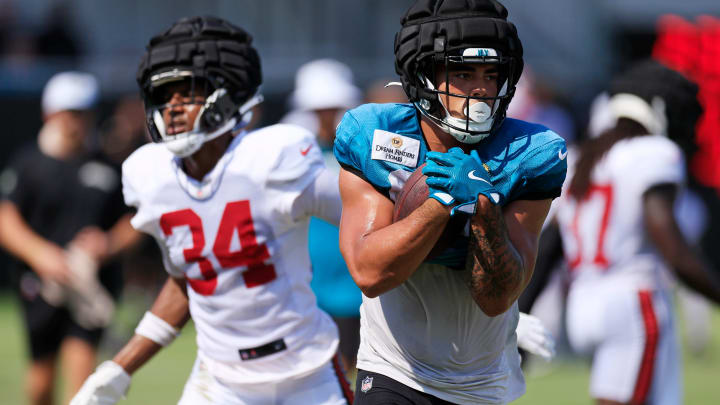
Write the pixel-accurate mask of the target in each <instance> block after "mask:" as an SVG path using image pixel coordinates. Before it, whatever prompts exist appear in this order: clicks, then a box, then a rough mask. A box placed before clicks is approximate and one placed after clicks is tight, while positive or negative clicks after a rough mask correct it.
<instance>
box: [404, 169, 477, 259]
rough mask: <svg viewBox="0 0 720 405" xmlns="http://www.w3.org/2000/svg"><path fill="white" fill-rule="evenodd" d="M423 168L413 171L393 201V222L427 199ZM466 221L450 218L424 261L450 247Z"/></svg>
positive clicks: (428, 193) (460, 216) (459, 218)
mask: <svg viewBox="0 0 720 405" xmlns="http://www.w3.org/2000/svg"><path fill="white" fill-rule="evenodd" d="M423 167H425V163H423V164H422V165H421V166H420V167H418V168H417V169H415V171H414V172H413V173H412V174H411V175H410V177H409V178H408V179H407V181H406V182H405V185H404V186H403V188H402V190H400V193H399V194H398V196H397V198H396V199H395V208H394V210H393V222H397V221H400V220H401V219H403V218H405V217H407V216H408V215H410V213H411V212H413V211H415V209H417V208H418V207H419V206H421V205H422V204H423V203H424V202H425V201H426V200H427V199H428V197H429V195H430V192H429V190H428V186H427V184H425V179H427V176H425V175H424V174H422V169H423ZM466 220H467V218H465V217H464V216H463V215H456V216H454V217H451V218H450V221H448V223H447V224H446V225H445V229H444V230H443V233H442V235H440V238H439V239H438V241H437V243H435V246H433V248H432V249H431V250H430V253H428V255H427V257H426V258H425V260H428V259H432V258H433V257H435V256H437V255H438V254H439V253H441V252H442V251H443V250H445V249H446V248H447V247H449V246H451V245H452V243H453V242H454V241H455V238H456V237H457V236H458V235H460V234H461V233H462V230H463V227H464V226H465V222H466Z"/></svg>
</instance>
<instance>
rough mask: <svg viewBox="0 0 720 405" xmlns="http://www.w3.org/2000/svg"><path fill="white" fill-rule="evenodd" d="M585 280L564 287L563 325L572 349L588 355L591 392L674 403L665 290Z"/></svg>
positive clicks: (674, 353)
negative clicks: (587, 281) (566, 287)
mask: <svg viewBox="0 0 720 405" xmlns="http://www.w3.org/2000/svg"><path fill="white" fill-rule="evenodd" d="M588 284H591V285H587V284H586V285H582V286H580V285H573V286H572V287H571V289H570V293H569V296H568V304H567V305H568V307H567V330H568V338H569V340H570V344H571V346H572V347H573V349H574V350H575V351H576V352H579V353H584V354H592V355H593V363H592V372H591V377H590V394H591V396H592V397H593V398H602V399H609V400H614V401H618V402H630V401H631V400H633V401H634V402H633V403H644V404H653V405H659V404H662V405H675V404H680V403H681V402H682V388H681V371H680V367H681V366H680V353H679V348H678V344H677V338H676V336H675V333H676V332H675V326H674V320H673V312H672V302H671V299H670V296H669V295H668V292H667V291H663V290H638V289H632V288H628V287H626V286H622V285H618V284H617V283H604V282H602V281H600V282H596V283H588Z"/></svg>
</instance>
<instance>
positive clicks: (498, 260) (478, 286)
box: [466, 197, 550, 316]
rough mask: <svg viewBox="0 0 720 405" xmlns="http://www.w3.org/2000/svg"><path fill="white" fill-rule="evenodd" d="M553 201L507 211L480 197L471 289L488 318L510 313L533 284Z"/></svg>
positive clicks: (470, 252)
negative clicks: (538, 254)
mask: <svg viewBox="0 0 720 405" xmlns="http://www.w3.org/2000/svg"><path fill="white" fill-rule="evenodd" d="M549 208H550V200H540V201H515V202H513V203H511V204H509V205H508V206H506V207H505V208H504V209H501V208H500V207H499V206H497V205H493V204H490V202H489V201H487V199H485V198H482V197H481V198H479V200H478V210H477V213H476V214H475V215H474V216H473V218H472V220H471V221H470V246H469V249H468V259H467V260H468V261H467V266H466V267H467V268H468V270H469V271H468V273H467V274H468V287H469V288H470V292H471V294H472V296H473V299H474V300H475V302H476V303H477V304H478V306H479V307H480V308H481V309H482V310H483V312H485V314H487V315H488V316H497V315H500V314H502V313H503V312H505V311H507V310H508V309H509V308H510V306H512V304H513V303H514V302H515V300H517V298H518V297H519V296H520V293H521V292H522V290H523V289H524V288H525V286H527V283H528V282H529V281H530V277H531V275H532V271H533V268H534V265H535V257H536V255H537V245H538V236H539V235H540V230H541V228H542V223H543V221H544V220H545V216H546V215H547V211H548V209H549Z"/></svg>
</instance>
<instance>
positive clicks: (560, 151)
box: [558, 150, 568, 160]
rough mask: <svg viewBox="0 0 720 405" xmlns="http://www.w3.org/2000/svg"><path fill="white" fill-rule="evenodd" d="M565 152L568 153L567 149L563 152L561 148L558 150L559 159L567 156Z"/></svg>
mask: <svg viewBox="0 0 720 405" xmlns="http://www.w3.org/2000/svg"><path fill="white" fill-rule="evenodd" d="M567 154H568V152H567V151H565V153H563V151H562V150H559V151H558V157H559V158H560V160H565V158H566V157H567Z"/></svg>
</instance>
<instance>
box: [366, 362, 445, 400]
mask: <svg viewBox="0 0 720 405" xmlns="http://www.w3.org/2000/svg"><path fill="white" fill-rule="evenodd" d="M353 405H452V402H448V401H445V400H442V399H440V398H437V397H434V396H432V395H430V394H426V393H424V392H420V391H417V390H414V389H412V388H410V387H408V386H407V385H404V384H401V383H399V382H397V381H395V380H393V379H392V378H389V377H385V376H384V375H382V374H378V373H371V372H368V371H365V370H358V373H357V380H356V381H355V402H353Z"/></svg>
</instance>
